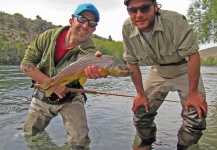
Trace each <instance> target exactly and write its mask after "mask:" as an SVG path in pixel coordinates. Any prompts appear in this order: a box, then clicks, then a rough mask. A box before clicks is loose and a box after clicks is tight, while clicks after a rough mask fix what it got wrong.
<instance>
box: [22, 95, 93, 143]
mask: <svg viewBox="0 0 217 150" xmlns="http://www.w3.org/2000/svg"><path fill="white" fill-rule="evenodd" d="M58 113H59V114H60V115H61V116H62V119H63V123H64V127H65V129H66V132H67V142H68V143H70V144H76V145H83V144H86V143H88V142H89V141H90V140H89V137H88V131H89V129H88V126H87V118H86V112H85V108H84V98H83V95H81V94H80V93H78V94H77V95H76V96H75V97H74V98H73V100H72V101H70V102H66V103H64V104H59V105H58V104H56V105H52V104H48V103H45V102H43V101H41V100H38V99H36V98H34V97H33V99H32V103H31V106H30V108H29V112H28V115H27V119H26V122H25V124H24V133H25V135H27V136H28V135H33V136H34V135H36V134H37V133H39V132H42V131H44V130H45V128H46V127H47V126H48V124H49V123H50V121H51V119H52V118H53V117H55V116H57V115H58Z"/></svg>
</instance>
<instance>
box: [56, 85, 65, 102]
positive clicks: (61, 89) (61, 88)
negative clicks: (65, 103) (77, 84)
mask: <svg viewBox="0 0 217 150" xmlns="http://www.w3.org/2000/svg"><path fill="white" fill-rule="evenodd" d="M54 93H55V94H56V95H57V96H58V97H59V98H60V99H62V98H63V97H65V96H66V93H68V89H67V87H66V86H61V85H60V86H58V88H57V89H56V90H55V91H54Z"/></svg>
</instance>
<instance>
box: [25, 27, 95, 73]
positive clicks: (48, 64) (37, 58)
mask: <svg viewBox="0 0 217 150" xmlns="http://www.w3.org/2000/svg"><path fill="white" fill-rule="evenodd" d="M68 29H69V26H65V27H60V28H55V29H49V30H47V31H45V32H44V33H42V34H41V35H39V37H37V39H36V40H35V41H33V42H32V43H31V44H29V46H28V48H27V50H26V51H25V54H24V57H23V60H22V61H21V63H22V64H34V65H37V67H38V68H39V69H40V71H42V72H43V73H44V74H46V75H47V76H49V77H53V76H55V75H56V74H57V73H58V72H59V71H60V70H61V69H63V68H64V67H66V66H67V65H69V64H70V63H72V62H74V61H75V60H76V59H77V57H78V55H80V54H82V53H83V51H86V52H88V53H95V52H96V51H97V50H96V47H95V46H94V43H93V40H92V38H89V39H87V40H86V41H84V42H83V43H81V44H80V45H79V46H77V47H75V48H74V49H73V50H69V51H68V53H67V54H66V55H64V57H63V58H61V60H60V61H59V62H58V64H55V60H54V54H55V53H54V52H55V47H56V41H57V39H58V37H59V35H60V33H61V32H62V31H64V30H68ZM81 49H82V50H81Z"/></svg>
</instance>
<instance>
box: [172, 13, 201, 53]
mask: <svg viewBox="0 0 217 150" xmlns="http://www.w3.org/2000/svg"><path fill="white" fill-rule="evenodd" d="M173 21H174V22H173V27H174V28H173V31H174V32H173V33H174V43H175V45H177V49H178V53H179V55H180V56H182V57H186V56H188V55H190V54H193V53H195V52H197V51H198V50H199V46H198V44H197V40H196V36H195V34H194V31H193V29H192V27H191V26H190V25H189V24H188V22H187V20H186V19H185V17H184V16H182V15H178V16H175V17H174V20H173Z"/></svg>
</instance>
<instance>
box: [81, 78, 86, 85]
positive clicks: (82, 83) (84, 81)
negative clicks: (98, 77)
mask: <svg viewBox="0 0 217 150" xmlns="http://www.w3.org/2000/svg"><path fill="white" fill-rule="evenodd" d="M86 81H87V77H81V78H80V79H79V82H80V84H81V85H84V84H85V83H86Z"/></svg>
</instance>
